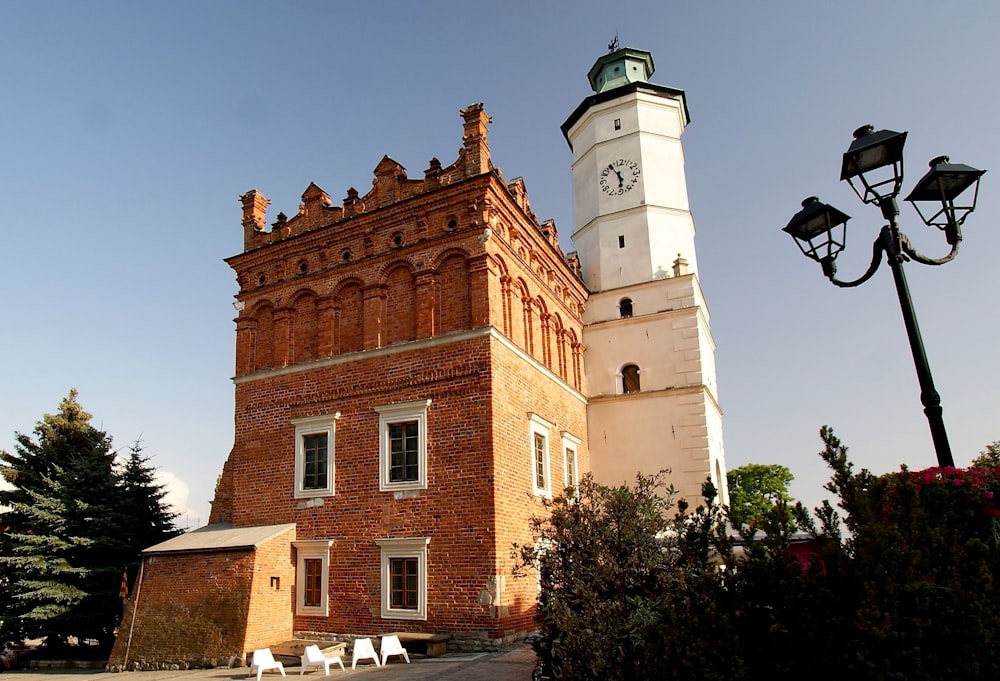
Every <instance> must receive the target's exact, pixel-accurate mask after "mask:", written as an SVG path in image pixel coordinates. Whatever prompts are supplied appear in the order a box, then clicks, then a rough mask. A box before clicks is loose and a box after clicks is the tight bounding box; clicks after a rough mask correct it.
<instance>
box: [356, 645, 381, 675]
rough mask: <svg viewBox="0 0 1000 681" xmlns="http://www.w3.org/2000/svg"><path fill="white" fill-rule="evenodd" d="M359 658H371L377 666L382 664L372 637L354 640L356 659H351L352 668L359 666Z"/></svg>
mask: <svg viewBox="0 0 1000 681" xmlns="http://www.w3.org/2000/svg"><path fill="white" fill-rule="evenodd" d="M358 660H371V661H372V662H374V663H375V666H376V667H381V666H382V665H381V664H379V661H378V655H376V654H375V646H373V645H372V640H371V639H370V638H359V639H358V640H356V641H355V642H354V659H352V660H351V669H354V668H355V667H356V666H357V664H358Z"/></svg>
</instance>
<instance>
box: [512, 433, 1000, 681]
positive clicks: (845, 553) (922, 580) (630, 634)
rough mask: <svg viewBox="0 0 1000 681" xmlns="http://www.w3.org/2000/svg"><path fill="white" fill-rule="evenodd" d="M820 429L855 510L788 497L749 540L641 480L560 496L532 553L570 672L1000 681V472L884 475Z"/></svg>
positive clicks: (839, 487)
mask: <svg viewBox="0 0 1000 681" xmlns="http://www.w3.org/2000/svg"><path fill="white" fill-rule="evenodd" d="M820 435H821V438H822V439H823V442H824V445H825V448H824V451H822V452H821V453H820V456H821V457H822V458H823V459H824V460H825V461H826V463H827V464H828V465H829V466H830V468H831V471H832V477H831V481H830V482H829V483H828V485H827V489H828V490H829V491H831V492H832V493H834V494H835V495H836V496H837V497H839V504H838V505H839V507H840V513H838V512H837V511H836V510H835V509H834V508H833V507H832V506H831V505H830V504H829V503H827V502H824V504H823V506H822V507H820V508H818V509H815V511H814V514H813V515H810V514H809V513H808V512H807V511H806V509H804V508H803V507H802V506H801V505H795V506H794V507H790V506H789V504H788V503H787V502H786V501H784V500H777V501H776V503H773V504H772V505H771V506H770V507H769V508H768V509H766V510H765V511H764V512H763V513H761V514H759V515H758V516H757V517H756V518H755V520H754V522H753V523H752V524H750V525H748V526H746V527H744V529H743V532H742V533H733V531H732V530H731V529H729V526H727V524H726V523H724V522H722V520H723V518H722V517H721V514H720V509H718V508H717V507H716V506H715V505H714V504H713V502H712V499H713V497H714V490H711V489H707V490H706V491H705V505H704V506H701V507H699V508H697V509H695V510H694V511H693V512H688V510H687V509H686V508H683V507H682V508H680V509H679V512H678V513H677V514H676V515H675V516H674V517H673V518H668V517H667V510H668V509H669V508H670V502H671V499H672V495H671V494H669V493H663V490H662V488H659V486H658V485H659V478H641V477H640V478H638V479H637V482H636V484H635V486H634V487H632V488H627V487H623V488H609V487H603V486H601V485H597V484H595V483H594V482H593V480H591V479H585V480H584V481H583V482H582V483H581V485H580V489H579V497H578V501H574V500H566V499H556V500H554V501H552V502H551V504H550V506H549V511H550V512H551V515H550V516H549V517H548V518H543V519H536V520H535V522H534V526H533V529H534V532H535V534H536V536H538V537H539V540H540V541H539V544H537V545H536V546H534V547H518V549H519V550H518V557H519V558H520V568H521V569H522V570H523V569H524V568H525V567H532V568H535V569H537V570H538V573H539V575H540V579H541V587H542V592H541V594H540V597H539V610H538V622H539V626H540V628H541V633H542V634H543V637H544V638H543V644H542V645H540V646H538V650H539V651H540V654H541V656H542V657H543V659H545V660H546V661H547V662H548V663H549V664H550V665H551V669H552V672H553V675H554V677H555V678H557V679H574V680H575V679H598V678H600V679H653V678H656V679H691V680H695V679H697V680H699V681H706V680H712V679H730V680H741V679H747V680H764V679H766V680H767V681H781V680H784V679H788V680H791V679H796V680H798V679H803V678H818V679H823V678H838V679H839V678H850V679H852V680H854V681H859V680H864V681H868V680H872V681H889V680H895V679H899V680H902V679H906V680H907V681H924V680H926V681H931V680H936V679H946V678H953V679H963V680H966V679H972V680H983V681H985V680H987V679H997V678H1000V656H998V655H996V654H995V653H996V651H997V650H998V648H1000V608H998V607H997V606H998V605H1000V588H998V584H997V576H998V575H1000V549H998V541H1000V468H989V469H969V470H960V469H954V468H945V469H940V468H931V469H927V470H924V471H918V472H911V471H909V470H907V469H906V468H905V467H904V468H903V469H902V470H901V471H899V472H898V473H891V474H887V475H881V476H876V475H873V474H871V473H870V472H868V471H865V470H862V471H860V472H856V471H855V470H854V468H853V466H852V465H851V463H850V461H849V460H848V458H847V449H846V448H845V447H843V446H842V445H841V443H840V441H839V440H838V439H837V438H836V437H835V436H834V434H833V432H832V430H830V429H829V428H823V429H822V431H821V433H820ZM658 492H659V494H658ZM841 513H842V514H843V517H841ZM804 546H805V547H807V550H806V551H802V549H803V547H804Z"/></svg>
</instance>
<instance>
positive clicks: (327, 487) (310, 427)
mask: <svg viewBox="0 0 1000 681" xmlns="http://www.w3.org/2000/svg"><path fill="white" fill-rule="evenodd" d="M338 418H340V412H337V413H336V414H331V415H326V416H310V417H307V418H301V419H293V420H292V424H293V425H294V426H295V488H294V496H295V498H296V499H303V498H310V497H326V496H332V495H333V493H334V484H333V482H334V480H333V478H334V470H335V467H334V434H335V432H336V422H337V419H338Z"/></svg>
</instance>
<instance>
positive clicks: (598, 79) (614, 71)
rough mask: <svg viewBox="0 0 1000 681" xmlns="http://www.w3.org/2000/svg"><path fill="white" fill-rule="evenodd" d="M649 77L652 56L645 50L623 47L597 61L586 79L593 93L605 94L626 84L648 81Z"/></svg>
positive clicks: (651, 67)
mask: <svg viewBox="0 0 1000 681" xmlns="http://www.w3.org/2000/svg"><path fill="white" fill-rule="evenodd" d="M651 75H653V55H652V54H650V53H649V52H647V51H646V50H636V49H634V48H631V47H623V48H621V49H620V50H615V51H614V52H611V53H609V54H606V55H604V56H603V57H601V58H600V59H598V60H597V62H596V63H595V64H594V65H593V66H592V67H591V69H590V72H589V73H587V78H589V79H590V87H591V88H593V90H594V92H605V91H607V90H611V89H614V88H616V87H621V86H622V85H627V84H628V83H635V82H645V81H648V80H649V77H650V76H651Z"/></svg>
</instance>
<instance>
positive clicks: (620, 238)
mask: <svg viewBox="0 0 1000 681" xmlns="http://www.w3.org/2000/svg"><path fill="white" fill-rule="evenodd" d="M618 248H625V235H624V234H619V235H618Z"/></svg>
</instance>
